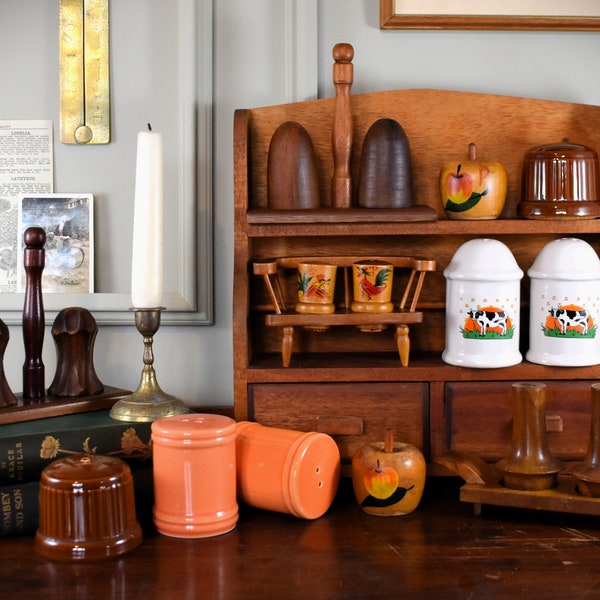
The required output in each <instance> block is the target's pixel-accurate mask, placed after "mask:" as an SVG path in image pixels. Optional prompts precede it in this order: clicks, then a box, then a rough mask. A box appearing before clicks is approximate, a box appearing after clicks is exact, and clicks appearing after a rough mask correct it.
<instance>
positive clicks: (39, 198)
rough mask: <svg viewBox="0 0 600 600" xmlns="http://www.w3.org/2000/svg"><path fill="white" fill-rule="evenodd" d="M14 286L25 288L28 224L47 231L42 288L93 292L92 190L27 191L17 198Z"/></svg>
mask: <svg viewBox="0 0 600 600" xmlns="http://www.w3.org/2000/svg"><path fill="white" fill-rule="evenodd" d="M18 220H19V240H20V244H21V248H20V250H21V251H20V252H19V260H18V265H17V289H18V291H20V292H24V291H25V281H26V273H25V267H24V264H23V255H24V253H23V250H24V248H25V242H24V240H23V234H24V233H25V230H26V229H27V228H28V227H41V228H42V229H44V231H45V232H46V244H45V246H44V249H45V250H46V253H45V265H44V270H43V271H42V291H43V293H44V294H46V293H50V294H52V293H70V294H86V293H87V294H91V293H93V292H94V197H93V196H92V194H43V195H35V194H28V195H25V196H23V197H21V198H20V199H19V219H18Z"/></svg>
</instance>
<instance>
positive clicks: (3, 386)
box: [0, 319, 17, 408]
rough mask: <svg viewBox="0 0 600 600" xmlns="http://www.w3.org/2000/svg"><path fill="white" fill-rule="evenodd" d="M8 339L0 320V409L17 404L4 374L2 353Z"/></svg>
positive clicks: (6, 329) (6, 330) (4, 325)
mask: <svg viewBox="0 0 600 600" xmlns="http://www.w3.org/2000/svg"><path fill="white" fill-rule="evenodd" d="M9 339H10V332H9V330H8V327H7V325H6V323H5V322H4V321H2V319H0V408H2V407H4V406H14V405H15V404H16V403H17V398H16V397H15V395H14V394H13V393H12V391H11V389H10V386H9V385H8V381H7V380H6V374H5V372H4V353H5V352H6V346H8V340H9Z"/></svg>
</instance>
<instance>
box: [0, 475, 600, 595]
mask: <svg viewBox="0 0 600 600" xmlns="http://www.w3.org/2000/svg"><path fill="white" fill-rule="evenodd" d="M461 483H462V481H459V480H456V479H447V480H446V479H443V480H442V484H440V480H439V479H438V480H434V481H430V482H428V487H427V490H426V495H425V497H424V499H423V501H422V503H421V505H420V506H419V508H418V509H417V510H416V511H415V512H414V513H412V514H411V515H406V516H403V517H374V516H369V515H366V514H363V513H362V512H361V511H360V509H359V508H358V506H357V504H356V503H355V501H354V498H353V496H352V492H351V488H350V486H349V482H348V480H343V481H342V484H341V487H340V492H339V493H338V497H337V498H336V500H335V502H334V504H333V506H332V507H331V509H330V510H329V511H328V513H327V514H326V515H325V516H324V517H322V518H320V519H317V520H315V521H304V520H300V519H297V518H295V517H292V516H289V515H283V514H277V513H272V512H267V511H262V510H258V509H253V508H249V507H242V508H241V510H240V519H239V522H238V525H237V527H236V529H235V530H233V531H232V532H230V533H228V534H225V535H222V536H219V537H214V538H207V539H194V540H183V539H175V538H169V537H165V536H162V535H160V534H158V533H157V532H156V531H155V530H154V528H153V525H152V522H151V513H150V510H151V502H152V500H151V496H148V497H145V498H141V497H139V494H138V498H137V500H138V502H139V503H140V509H138V519H139V521H140V523H141V524H142V527H143V529H144V540H143V542H142V545H141V546H140V547H139V548H137V549H136V550H134V551H132V552H131V553H129V554H127V555H125V556H123V557H121V558H115V559H108V560H99V561H91V562H86V563H83V562H78V563H73V562H58V561H52V560H48V559H45V558H42V557H40V556H38V555H37V554H36V553H35V552H34V551H33V538H32V537H16V538H3V539H1V540H0V565H1V566H0V597H1V598H2V599H7V598H20V599H24V598H27V599H29V598H44V599H50V598H65V599H73V600H77V599H80V598H86V599H87V598H89V599H95V598H102V599H106V598H109V599H121V598H123V599H127V600H132V599H135V598H140V599H144V600H148V599H152V598H161V599H167V600H168V599H170V598H175V599H177V600H184V599H194V600H196V599H209V600H213V599H214V600H220V599H225V600H236V599H242V598H243V599H257V600H258V599H260V600H262V599H295V598H299V599H302V600H308V599H310V600H314V599H321V598H326V599H336V598H343V599H347V598H348V599H360V598H368V599H369V600H374V599H375V600H377V599H380V598H381V599H386V600H389V599H392V598H407V599H408V598H411V599H414V598H418V599H420V598H423V599H427V600H431V599H437V598H444V599H445V600H448V599H450V600H451V599H454V598H457V599H458V598H460V599H468V598H473V599H481V598H514V597H516V596H521V595H523V597H524V598H527V600H535V599H537V598H540V599H542V598H543V599H544V600H546V599H548V598H549V599H554V598H560V599H568V600H577V599H583V598H586V599H590V598H600V569H599V565H600V518H598V517H585V516H581V515H579V516H577V515H570V514H558V513H546V512H534V511H527V510H521V509H507V508H499V507H490V506H484V507H483V511H482V514H481V516H475V515H474V514H473V507H472V506H471V505H470V504H465V503H461V502H460V501H459V500H458V491H459V490H458V487H459V485H460V484H461Z"/></svg>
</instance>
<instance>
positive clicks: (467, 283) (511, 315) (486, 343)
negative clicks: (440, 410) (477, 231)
mask: <svg viewBox="0 0 600 600" xmlns="http://www.w3.org/2000/svg"><path fill="white" fill-rule="evenodd" d="M444 277H445V278H446V347H445V350H444V352H443V353H442V359H443V360H444V361H445V362H447V363H449V364H451V365H458V366H461V367H477V368H498V367H509V366H512V365H516V364H518V363H520V362H521V361H522V359H523V357H522V356H521V353H520V352H519V330H520V314H519V313H520V304H521V287H520V282H521V279H522V277H523V271H522V270H521V269H520V268H519V265H518V264H517V262H516V260H515V258H514V256H513V254H512V252H511V251H510V250H509V248H508V247H507V246H506V245H505V244H503V243H502V242H500V241H498V240H493V239H487V238H483V239H473V240H469V241H468V242H465V243H464V244H463V245H462V246H460V247H459V248H458V249H457V250H456V252H455V253H454V256H453V257H452V260H451V261H450V264H449V265H448V267H447V268H446V269H444Z"/></svg>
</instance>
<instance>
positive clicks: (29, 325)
mask: <svg viewBox="0 0 600 600" xmlns="http://www.w3.org/2000/svg"><path fill="white" fill-rule="evenodd" d="M23 240H24V241H25V250H24V251H23V266H24V267H25V306H24V308H23V342H24V344H25V363H24V364H23V398H25V399H35V398H43V397H44V396H45V391H44V385H45V369H44V363H43V362H42V347H43V345H44V326H45V321H44V303H43V300H42V271H43V270H44V262H45V258H46V254H45V250H44V244H45V243H46V232H45V231H44V230H43V229H42V228H41V227H28V228H27V229H26V230H25V233H24V235H23Z"/></svg>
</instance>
